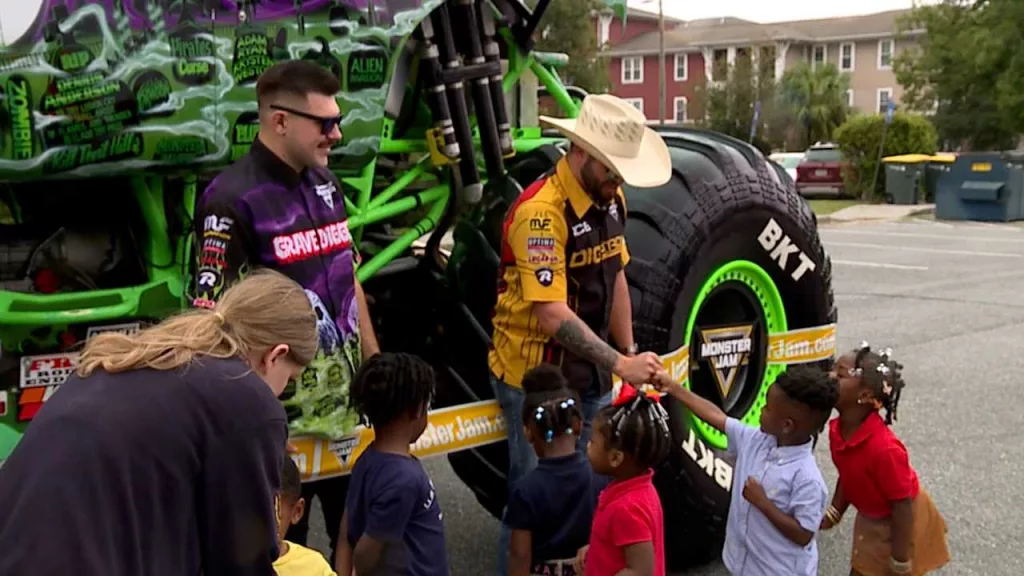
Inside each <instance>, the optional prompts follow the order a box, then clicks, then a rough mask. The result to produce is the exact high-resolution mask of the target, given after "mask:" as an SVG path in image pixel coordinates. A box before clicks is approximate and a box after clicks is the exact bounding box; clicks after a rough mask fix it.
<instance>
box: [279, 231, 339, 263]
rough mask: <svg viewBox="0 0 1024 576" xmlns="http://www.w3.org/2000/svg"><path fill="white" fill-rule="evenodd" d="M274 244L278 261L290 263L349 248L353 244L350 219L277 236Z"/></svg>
mask: <svg viewBox="0 0 1024 576" xmlns="http://www.w3.org/2000/svg"><path fill="white" fill-rule="evenodd" d="M272 245H273V246H274V257H275V258H276V259H277V261H278V263H280V264H288V263H290V262H296V261H299V260H305V259H306V258H309V257H311V256H317V255H326V254H331V253H332V252H337V251H339V250H344V249H346V248H349V247H351V246H352V235H351V234H350V233H349V230H348V221H345V222H335V223H334V224H328V225H327V226H323V227H321V228H310V229H309V230H301V231H299V232H292V233H291V234H282V235H280V236H275V237H274V239H273V241H272Z"/></svg>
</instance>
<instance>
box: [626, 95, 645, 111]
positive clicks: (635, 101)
mask: <svg viewBox="0 0 1024 576" xmlns="http://www.w3.org/2000/svg"><path fill="white" fill-rule="evenodd" d="M623 100H625V101H626V103H627V104H632V105H633V108H636V109H637V110H639V111H641V112H643V111H644V99H643V98H623Z"/></svg>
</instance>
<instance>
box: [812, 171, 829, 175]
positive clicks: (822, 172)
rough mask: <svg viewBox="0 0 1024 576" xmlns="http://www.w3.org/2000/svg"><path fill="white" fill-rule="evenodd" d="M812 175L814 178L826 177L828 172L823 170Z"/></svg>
mask: <svg viewBox="0 0 1024 576" xmlns="http://www.w3.org/2000/svg"><path fill="white" fill-rule="evenodd" d="M814 175H815V176H828V170H823V169H819V170H815V171H814Z"/></svg>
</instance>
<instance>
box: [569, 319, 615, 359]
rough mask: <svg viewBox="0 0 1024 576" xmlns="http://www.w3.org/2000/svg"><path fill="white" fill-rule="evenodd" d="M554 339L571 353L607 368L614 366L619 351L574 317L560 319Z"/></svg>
mask: <svg viewBox="0 0 1024 576" xmlns="http://www.w3.org/2000/svg"><path fill="white" fill-rule="evenodd" d="M555 340H558V343H559V344H561V345H562V346H565V347H566V348H567V349H569V350H570V351H572V353H573V354H576V355H577V356H582V357H584V358H586V359H587V360H590V361H591V362H593V363H594V364H597V365H598V366H601V367H603V368H605V369H607V370H611V369H612V368H614V367H615V363H616V362H617V361H618V359H619V353H618V352H616V351H615V349H613V348H612V347H611V346H609V345H608V343H607V342H604V341H603V340H601V339H600V338H598V336H597V334H594V331H593V330H591V329H590V328H589V327H588V326H587V325H586V324H584V323H583V322H581V321H579V320H577V319H575V318H567V319H565V320H562V323H561V324H559V325H558V330H557V331H556V332H555Z"/></svg>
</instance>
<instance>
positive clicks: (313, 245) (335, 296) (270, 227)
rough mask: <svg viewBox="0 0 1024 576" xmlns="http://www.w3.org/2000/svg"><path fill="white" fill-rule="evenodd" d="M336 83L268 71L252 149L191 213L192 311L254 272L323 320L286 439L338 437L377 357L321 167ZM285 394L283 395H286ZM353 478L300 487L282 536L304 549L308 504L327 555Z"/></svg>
mask: <svg viewBox="0 0 1024 576" xmlns="http://www.w3.org/2000/svg"><path fill="white" fill-rule="evenodd" d="M340 89H341V87H340V85H339V83H338V79H337V78H336V77H335V76H334V75H333V74H331V73H330V72H329V71H328V70H326V69H325V68H323V67H321V66H320V65H318V64H316V63H313V62H311V61H308V60H307V61H303V60H291V61H285V62H281V63H278V64H275V65H274V66H272V67H271V68H269V69H267V70H266V71H265V72H264V73H263V74H262V75H261V76H260V78H259V81H258V82H257V83H256V98H257V106H258V107H259V118H260V131H259V136H258V137H257V138H256V140H255V141H254V142H253V144H252V148H251V149H250V150H249V152H248V153H247V154H246V155H245V156H243V157H242V158H240V159H239V160H238V161H237V162H235V163H234V164H232V165H231V166H230V167H228V168H227V169H226V170H224V171H223V172H221V173H220V174H219V175H218V176H217V178H215V179H214V180H213V182H211V183H210V185H209V186H208V187H207V188H206V190H205V192H204V193H203V195H202V197H201V198H200V199H199V202H198V206H197V207H196V216H195V226H196V234H197V237H198V239H199V241H198V243H197V246H198V248H197V252H198V254H199V262H198V268H197V272H196V279H195V286H194V296H193V300H192V305H193V306H203V307H212V306H214V304H215V302H216V300H217V298H218V297H219V296H220V295H221V294H222V293H223V292H224V290H226V288H227V287H228V286H229V285H231V283H233V282H235V281H236V280H238V279H239V278H241V277H242V276H244V275H245V274H246V273H247V272H248V271H249V270H250V269H252V268H256V267H261V266H262V267H268V268H273V269H276V270H278V271H280V272H282V273H284V274H286V275H288V276H290V277H291V278H292V279H294V280H295V281H297V282H298V283H300V284H301V285H302V286H303V287H304V288H305V289H306V295H307V296H308V297H309V300H310V303H311V304H312V306H313V307H314V308H315V309H316V312H317V316H318V318H319V321H318V327H319V334H320V348H321V350H320V352H319V353H318V354H317V358H316V359H315V360H314V361H313V363H312V364H310V366H309V367H308V368H307V369H306V371H305V372H304V373H303V374H302V376H301V378H299V380H298V381H297V383H296V389H295V393H294V394H295V397H296V398H301V399H302V402H301V403H302V406H303V408H302V409H301V410H298V411H297V412H295V411H293V412H290V413H289V427H290V428H291V431H292V433H321V434H328V435H331V436H333V437H339V436H341V435H343V434H345V433H347V432H348V431H350V430H351V428H352V427H354V425H355V424H356V419H355V418H354V417H352V416H351V414H349V413H348V411H347V407H346V404H347V402H346V401H347V398H348V387H349V383H350V382H351V380H352V376H353V375H354V374H355V372H356V369H357V368H358V366H359V365H360V364H361V363H362V360H363V359H364V358H368V357H370V356H372V355H373V354H375V353H377V352H378V345H377V339H376V336H375V334H374V331H373V324H372V323H371V322H370V316H369V313H368V311H367V307H366V299H365V297H364V294H363V290H362V287H361V286H360V285H359V282H358V281H357V280H356V278H355V275H354V273H353V268H354V264H355V262H354V259H355V258H356V255H355V251H354V249H353V246H352V236H351V234H350V233H349V229H348V215H347V214H346V212H345V201H344V198H343V196H342V189H341V184H340V182H339V181H338V179H337V178H336V177H335V176H334V174H333V173H332V172H331V171H330V170H328V169H327V159H328V153H329V152H330V150H331V147H332V146H334V145H335V144H337V143H338V141H340V140H341V129H340V123H341V111H340V109H339V107H338V103H337V101H336V100H335V95H336V94H337V93H338V91H339V90H340ZM286 394H287V392H286ZM347 489H348V476H342V477H338V478H331V479H327V480H315V481H311V482H307V483H306V484H304V485H303V488H302V495H303V497H304V498H305V499H306V502H307V506H306V513H305V516H304V517H303V519H302V521H301V522H300V523H299V524H296V525H294V526H293V527H292V529H291V530H289V532H288V534H287V536H286V537H287V539H288V540H290V541H292V542H296V543H298V544H305V543H306V533H307V531H308V528H309V524H308V522H309V510H310V509H312V506H311V505H310V504H311V502H310V501H311V499H312V498H313V496H318V497H319V498H320V505H321V508H322V509H323V513H324V521H325V523H326V524H327V533H328V535H329V536H330V539H331V555H332V557H333V555H334V550H335V546H336V543H337V539H338V528H339V526H340V524H341V516H342V513H343V511H344V507H345V496H346V492H347Z"/></svg>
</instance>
